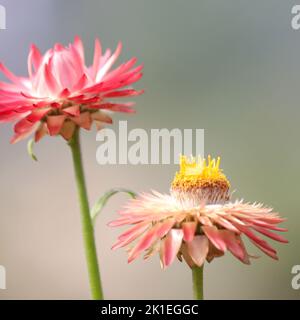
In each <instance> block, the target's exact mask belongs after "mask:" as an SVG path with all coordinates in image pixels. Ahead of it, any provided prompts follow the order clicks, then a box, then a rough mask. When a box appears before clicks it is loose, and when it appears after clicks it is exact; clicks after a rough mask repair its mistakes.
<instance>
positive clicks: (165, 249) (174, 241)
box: [160, 229, 183, 268]
mask: <svg viewBox="0 0 300 320" xmlns="http://www.w3.org/2000/svg"><path fill="white" fill-rule="evenodd" d="M182 239H183V231H182V230H181V229H171V230H170V231H169V233H168V234H167V236H166V238H165V239H164V240H163V241H162V243H161V248H160V260H161V263H162V267H163V268H165V267H168V266H169V265H170V264H171V263H172V262H173V261H174V259H175V258H176V255H177V253H178V251H179V249H180V247H181V243H182Z"/></svg>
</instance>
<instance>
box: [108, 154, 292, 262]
mask: <svg viewBox="0 0 300 320" xmlns="http://www.w3.org/2000/svg"><path fill="white" fill-rule="evenodd" d="M219 165H220V158H218V159H217V160H215V159H211V158H210V157H208V159H207V160H206V159H202V158H200V157H199V159H198V161H197V160H196V159H194V158H192V159H188V158H186V157H185V156H182V157H181V161H180V171H179V172H177V173H176V175H175V178H174V180H173V182H172V185H171V194H170V195H166V194H160V193H158V192H155V191H153V192H152V193H149V194H146V193H144V194H141V195H140V196H139V197H138V198H136V199H132V200H131V201H130V202H129V203H128V204H127V205H126V206H125V208H124V210H123V211H121V212H120V215H121V216H120V217H119V218H118V219H117V220H115V221H113V222H111V223H110V226H123V225H132V227H131V228H130V229H129V230H127V231H125V232H124V233H123V234H122V235H121V236H120V237H119V239H118V241H117V242H116V244H115V245H114V246H113V249H116V248H120V247H125V246H128V245H129V248H128V253H129V257H128V262H131V261H133V260H135V259H136V258H138V256H139V255H140V254H141V253H142V252H143V251H145V255H144V258H145V259H147V258H149V257H150V256H152V255H153V254H155V253H156V252H159V255H160V261H161V265H162V267H163V268H165V267H167V266H169V265H170V264H171V263H172V262H173V261H174V259H175V258H176V256H177V258H178V259H179V260H180V261H182V260H185V261H186V263H187V264H188V265H189V266H190V267H191V268H193V267H201V266H202V265H203V264H204V262H205V260H207V261H208V262H210V261H212V260H213V259H214V258H215V257H220V256H222V255H224V253H225V252H226V251H230V252H231V253H232V254H233V255H234V256H235V257H236V258H238V259H239V260H240V261H242V262H243V263H245V264H250V258H251V257H252V256H250V255H249V254H248V252H247V250H246V248H245V245H244V242H243V240H242V236H246V237H248V239H249V240H250V241H251V242H252V243H253V244H254V245H255V246H256V247H258V248H259V249H260V250H261V251H262V252H264V253H265V254H267V255H268V256H270V257H271V258H273V259H278V257H277V254H276V250H275V249H273V248H272V247H271V246H270V245H269V244H268V243H267V242H266V241H265V240H264V239H263V238H261V236H260V235H263V236H266V237H268V238H271V239H273V240H276V241H279V242H287V240H286V239H284V238H283V237H282V236H281V235H278V234H277V233H275V232H273V231H287V230H286V229H283V228H280V227H278V226H277V224H278V223H281V222H282V221H284V219H282V218H281V217H279V215H278V214H277V213H275V212H273V211H272V209H271V208H268V207H264V206H263V205H262V204H259V203H254V204H250V203H245V202H243V201H235V202H230V196H231V195H230V192H229V189H230V183H229V181H228V179H227V178H226V176H225V175H224V173H223V172H222V170H221V169H220V167H219Z"/></svg>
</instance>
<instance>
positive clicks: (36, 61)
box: [27, 44, 42, 77]
mask: <svg viewBox="0 0 300 320" xmlns="http://www.w3.org/2000/svg"><path fill="white" fill-rule="evenodd" d="M41 62H42V55H41V53H40V51H39V49H38V48H37V47H36V46H35V45H34V44H33V45H31V48H30V52H29V55H28V62H27V64H28V74H29V77H32V75H33V72H32V66H33V67H34V69H35V71H37V70H38V68H39V67H40V64H41Z"/></svg>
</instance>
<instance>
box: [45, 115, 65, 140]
mask: <svg viewBox="0 0 300 320" xmlns="http://www.w3.org/2000/svg"><path fill="white" fill-rule="evenodd" d="M65 119H66V116H64V115H60V116H48V117H47V126H48V130H49V134H50V136H55V135H57V134H59V132H60V129H61V128H62V126H63V124H64V121H65Z"/></svg>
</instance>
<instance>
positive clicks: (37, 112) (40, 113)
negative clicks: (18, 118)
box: [27, 108, 51, 122]
mask: <svg viewBox="0 0 300 320" xmlns="http://www.w3.org/2000/svg"><path fill="white" fill-rule="evenodd" d="M50 110H51V108H42V109H34V110H33V111H32V112H31V114H30V115H29V116H28V117H27V119H28V120H29V121H31V122H36V121H40V120H41V119H42V118H43V117H44V116H45V115H46V114H47V113H48V112H49V111H50Z"/></svg>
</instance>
